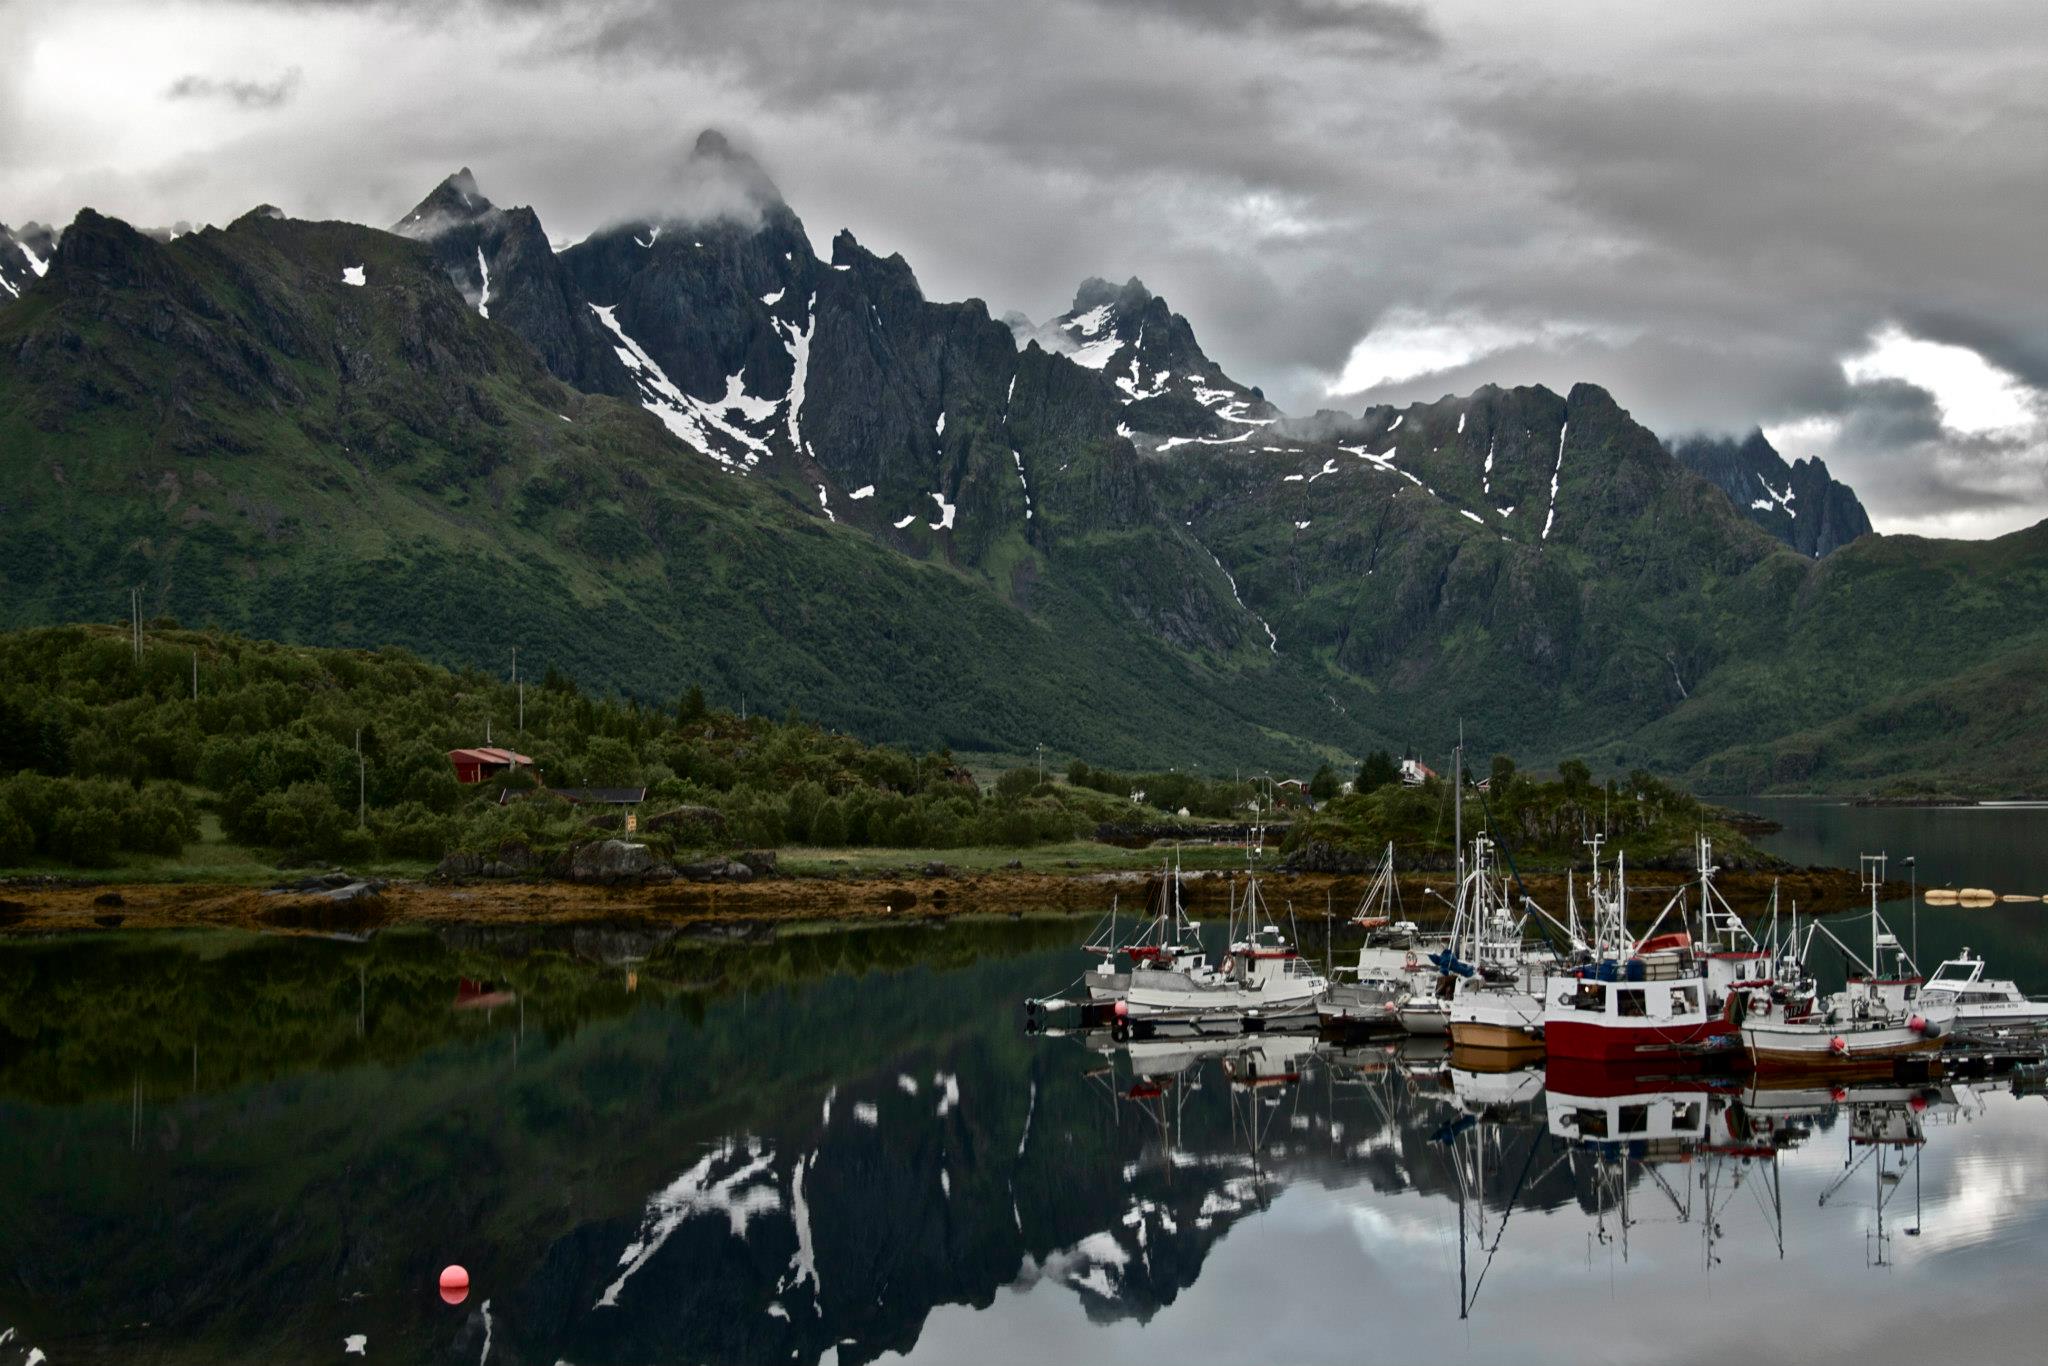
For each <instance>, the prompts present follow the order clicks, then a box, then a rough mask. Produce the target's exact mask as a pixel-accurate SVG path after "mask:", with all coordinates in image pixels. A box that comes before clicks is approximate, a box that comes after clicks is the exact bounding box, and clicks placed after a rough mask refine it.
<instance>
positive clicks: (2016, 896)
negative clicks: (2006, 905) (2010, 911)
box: [1998, 892, 2041, 901]
mask: <svg viewBox="0 0 2048 1366" xmlns="http://www.w3.org/2000/svg"><path fill="white" fill-rule="evenodd" d="M1998 899H1999V900H2000V901H2039V900H2040V899H2041V898H2040V897H2038V896H2028V895H2027V894H2026V893H2024V892H2007V893H2006V894H2005V895H2004V896H2002V897H2000V898H1998Z"/></svg>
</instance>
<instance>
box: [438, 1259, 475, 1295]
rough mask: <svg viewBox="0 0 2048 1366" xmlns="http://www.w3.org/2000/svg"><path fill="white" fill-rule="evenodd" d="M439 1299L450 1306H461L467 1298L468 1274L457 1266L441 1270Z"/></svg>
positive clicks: (445, 1267)
mask: <svg viewBox="0 0 2048 1366" xmlns="http://www.w3.org/2000/svg"><path fill="white" fill-rule="evenodd" d="M441 1298H442V1299H444V1300H446V1301H448V1303H450V1304H461V1303H462V1302H463V1301H464V1300H466V1299H468V1298H469V1273H468V1272H467V1271H465V1270H463V1269H462V1268H461V1267H459V1266H444V1267H442V1268H441Z"/></svg>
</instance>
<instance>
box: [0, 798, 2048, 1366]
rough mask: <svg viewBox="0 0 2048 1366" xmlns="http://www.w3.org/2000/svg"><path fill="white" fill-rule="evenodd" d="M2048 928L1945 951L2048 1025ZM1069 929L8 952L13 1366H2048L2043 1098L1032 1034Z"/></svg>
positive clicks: (624, 935) (2007, 1086)
mask: <svg viewBox="0 0 2048 1366" xmlns="http://www.w3.org/2000/svg"><path fill="white" fill-rule="evenodd" d="M1775 814H1778V815H1779V816H1780V818H1781V819H1785V820H1786V824H1787V829H1786V831H1785V832H1784V834H1782V835H1781V836H1778V837H1777V842H1778V845H1779V847H1780V849H1781V850H1783V851H1786V852H1788V853H1790V852H1792V851H1794V850H1797V849H1800V848H1803V847H1811V848H1813V849H1814V850H1815V851H1816V852H1815V853H1813V854H1812V855H1811V856H1810V857H1812V858H1813V859H1816V860H1818V859H1820V858H1822V857H1827V858H1830V859H1840V858H1843V857H1848V858H1851V859H1853V857H1854V855H1855V853H1856V852H1857V849H1856V848H1855V847H1854V846H1855V845H1856V843H1858V842H1859V841H1860V840H1862V839H1864V838H1867V837H1870V836H1871V835H1873V834H1874V833H1879V832H1874V831H1873V830H1872V829H1871V828H1870V827H1867V826H1858V825H1855V824H1842V823H1841V822H1844V821H1847V822H1854V821H1856V820H1859V819H1862V818H1865V817H1870V816H1881V817H1882V818H1884V820H1886V821H1887V822H1891V821H1896V820H1898V819H1900V818H1901V817H1902V816H1904V817H1906V818H1907V824H1905V825H1904V826H1901V827H1897V828H1898V829H1899V830H1901V831H1902V833H1901V834H1900V836H1899V837H1898V838H1896V839H1894V841H1893V843H1892V845H1891V849H1892V852H1893V853H1894V854H1895V855H1897V854H1902V853H1903V852H1905V851H1906V849H1907V848H1908V847H1909V846H1910V845H1912V844H1918V846H1919V857H1920V859H1921V861H1922V866H1923V867H1928V866H1931V865H1932V863H1933V860H1934V859H1936V858H1937V857H1939V858H1942V859H1945V860H1955V866H1956V868H1957V872H1956V873H1955V874H1953V876H1954V877H1955V878H1956V879H1958V880H1967V881H1970V882H1975V883H1982V884H1984V885H1993V886H2000V887H2001V889H2003V887H2004V884H2005V880H2006V878H2005V877H2000V878H1994V877H1992V876H1990V875H1989V874H1986V873H1980V872H1979V871H1978V870H1979V869H1982V868H1985V867H1988V866H1990V859H1991V857H1992V855H1991V853H1990V852H1989V851H1990V850H1993V849H2002V850H2004V855H2003V856H2004V857H2006V858H2008V859H2009V860H2010V862H2008V863H2005V864H2000V865H1999V866H2000V867H2001V868H2004V869H2008V870H2009V875H2008V876H2009V877H2010V878H2011V879H2017V878H2019V877H2021V876H2029V877H2032V878H2033V880H2034V881H2035V882H2036V883H2037V884H2040V885H2043V886H2048V863H2044V860H2043V859H2042V858H2041V857H2040V856H2039V855H2038V854H2036V855H2035V856H2034V863H2033V865H2031V866H2030V865H2029V863H2028V862H2027V854H2028V852H2029V851H2035V850H2041V849H2048V841H2044V840H2042V839H2041V838H2040V836H2041V835H2043V834H2048V813H2033V814H2032V815H2030V816H2023V817H2018V818H2008V817H2006V816H2003V815H2001V816H2000V817H1999V819H2000V820H2002V821H2003V820H2008V819H2010V820H2011V823H2010V824H2008V825H2005V826H2001V827H1999V828H1998V829H1997V830H1996V831H1995V832H1994V834H1993V835H1992V836H1991V842H1990V843H1989V844H1987V845H1986V846H1985V850H1986V852H1981V853H1980V852H1978V848H1977V846H1976V845H1974V844H1972V843H1971V840H1973V839H1975V838H1976V837H1977V836H1978V835H1979V834H1981V833H1982V828H1979V827H1971V828H1968V829H1966V830H1963V831H1960V832H1959V833H1957V834H1956V835H1955V836H1954V837H1953V839H1949V840H1946V841H1944V840H1937V839H1935V838H1934V837H1933V835H1932V826H1933V822H1930V821H1928V819H1927V817H1928V813H1898V812H1884V813H1855V812H1852V813H1850V814H1848V815H1847V816H1843V815H1841V814H1840V813H1838V812H1828V811H1817V810H1811V809H1809V808H1800V809H1799V812H1796V813H1788V812H1786V811H1783V810H1780V811H1777V812H1775ZM1793 814H1796V815H1798V817H1799V818H1798V819H1797V820H1794V819H1792V818H1791V815H1793ZM1944 817H1945V813H1944ZM1916 819H1917V820H1919V821H1921V822H1922V823H1921V824H1914V823H1913V821H1914V820H1916ZM1829 840H1834V841H1843V840H1846V841H1848V847H1847V853H1846V855H1844V854H1843V853H1842V846H1841V845H1840V844H1839V843H1836V844H1828V843H1824V842H1825V841H1829ZM1801 841H1809V842H1811V843H1810V845H1802V844H1801V843H1800V842H1801ZM1794 856H1797V857H1802V858H1805V857H1808V856H1807V855H1797V854H1795V855H1794ZM1944 866H1946V865H1944ZM1945 876H1947V875H1946V874H1945ZM2015 885H2016V883H2015ZM2043 914H2044V912H2043V910H2042V908H2040V907H2038V906H2037V907H2033V908H2032V909H2029V908H2026V907H2021V906H2015V907H2011V908H2000V909H1999V910H1996V911H1990V912H1955V911H1949V912H1944V913H1940V914H1939V915H1938V916H1937V915H1936V914H1935V913H1930V912H1924V911H1923V913H1922V916H1921V923H1920V933H1921V935H1922V938H1923V943H1924V944H1925V945H1933V944H1934V943H1935V942H1936V940H1937V938H1938V937H1939V936H1944V935H1957V936H1962V935H1967V936H1968V937H1969V942H1971V943H1972V944H1977V945H1982V946H1984V947H1986V948H1987V949H1988V950H1989V951H1990V952H1991V953H1992V954H1993V956H1994V963H1995V964H1996V965H1997V966H1998V967H1999V968H2000V969H2001V970H2009V971H2012V972H2014V973H2015V974H2017V975H2019V976H2021V978H2022V981H2023V983H2024V984H2026V985H2028V986H2030V987H2031V988H2033V989H2037V990H2039V989H2044V988H2048V980H2044V979H2048V971H2044V963H2048V959H2044V956H2043V951H2042V949H2041V948H2040V947H2039V944H2038V942H2037V941H2038V939H2039V937H2040V936H2039V935H2038V933H2037V932H2036V931H2035V928H2034V927H2035V926H2036V924H2037V923H2039V922H2040V917H2041V916H2042V915H2043ZM1085 928H1086V927H1085V925H1083V926H1078V927H1077V925H1076V923H1075V922H1074V921H1071V920H1054V919H1047V920H1037V919H1027V920H1022V921H1018V922H1008V921H1005V922H997V923H984V924H978V925H964V924H963V925H954V926H951V927H948V928H945V929H943V930H934V929H925V928H914V927H888V928H875V929H866V930H857V931H852V932H836V933H831V934H825V933H819V934H810V935H798V936H786V937H782V938H778V939H774V940H770V941H758V942H742V943H728V942H716V941H708V940H698V939H687V938H677V937H673V936H662V935H657V934H653V933H650V932H644V931H630V930H620V931H615V932H597V931H586V932H580V933H574V934H572V933H568V932H561V931H553V932H521V931H489V930H467V931H448V932H440V933H429V932H425V931H405V932H387V933H384V934H380V935H377V936H375V937H374V938H372V939H370V940H368V941H366V942H360V943H356V942H345V941H339V940H312V939H304V938H291V939H286V938H258V937H254V936H242V935H227V934H189V935H134V934H119V933H109V934H105V935H100V936H95V937H91V938H80V939H73V940H65V941H56V942H49V941H44V942H25V941H20V940H15V941H0V1333H5V1332H6V1330H8V1329H10V1328H11V1329H13V1330H14V1331H13V1333H12V1335H11V1336H9V1337H7V1338H6V1340H5V1341H4V1342H0V1363H9V1364H11V1363H13V1362H17V1361H25V1360H26V1359H27V1358H28V1356H29V1354H30V1352H31V1351H32V1350H33V1351H40V1352H42V1353H44V1354H46V1357H47V1360H48V1361H49V1362H50V1363H52V1366H67V1364H68V1363H73V1362H115V1361H118V1362H151V1361H176V1362H242V1361H294V1362H296V1361H320V1360H350V1359H353V1358H351V1357H345V1356H344V1347H345V1344H346V1343H347V1342H348V1341H349V1340H350V1339H351V1337H352V1336H354V1335H361V1338H362V1339H363V1342H364V1345H365V1348H366V1352H365V1359H366V1360H369V1361H387V1362H393V1361H396V1362H404V1361H432V1362H440V1361H450V1362H467V1363H489V1362H502V1363H522V1362H523V1363H541V1364H542V1366H546V1363H552V1362H557V1361H566V1362H572V1363H577V1366H592V1364H593V1363H627V1362H718V1363H723V1362H784V1361H797V1362H815V1361H821V1360H822V1361H827V1362H830V1361H834V1360H837V1361H843V1362H866V1361H870V1360H877V1359H881V1360H892V1361H893V1360H899V1359H908V1360H911V1361H917V1362H937V1363H952V1362H962V1361H972V1362H976V1363H991V1364H996V1363H1006V1362H1019V1363H1030V1364H1031V1366H1043V1363H1045V1362H1047V1361H1063V1362H1075V1363H1087V1362H1124V1361H1130V1362H1155V1361H1177V1362H1273V1361H1279V1362H1325V1361H1328V1362H1356V1361H1361V1360H1390V1361H1430V1362H1434V1361H1502V1362H1528V1361H1536V1362H1546V1361H1557V1362H1572V1363H1584V1362H1588V1361H1599V1362H1607V1361H1612V1362H1638V1361H1645V1360H1655V1361H1660V1362H1662V1361H1671V1362H1691V1361H1714V1362H1717V1363H1718V1362H1723V1361H1726V1360H1729V1359H1731V1358H1732V1359H1735V1360H1740V1361H1745V1362H1748V1361H1767V1362H1768V1361H1794V1360H1797V1361H1845V1362H1846V1361H1850V1360H1855V1361H1859V1362H1873V1361H1907V1360H1929V1359H1935V1358H1946V1357H1951V1356H1956V1355H1962V1356H1963V1357H1965V1358H1966V1359H1968V1360H1971V1361H1973V1362H2001V1361H2032V1360H2036V1359H2038V1351H2037V1347H2038V1341H2037V1340H2038V1339H2039V1337H2040V1336H2041V1334H2042V1332H2043V1331H2044V1329H2048V1309H2043V1308H2041V1307H2040V1302H2039V1271H2038V1257H2039V1254H2040V1250H2041V1249H2042V1248H2043V1247H2044V1246H2048V1201H2044V1200H2043V1199H2042V1197H2041V1194H2040V1192H2041V1191H2042V1189H2043V1184H2044V1181H2048V1099H2044V1098H2043V1095H2042V1094H2041V1091H2040V1083H2039V1082H2038V1081H2037V1080H2033V1079H2024V1078H2023V1079H2022V1080H2021V1081H2020V1082H2019V1084H2018V1085H2017V1086H2015V1085H2013V1084H2012V1083H2010V1082H2002V1083H1998V1084H1980V1085H1976V1086H1956V1087H1931V1088H1884V1089H1869V1088H1858V1089H1855V1090H1849V1091H1841V1092H1830V1091H1813V1092H1785V1093H1747V1092H1743V1091H1739V1090H1711V1089H1706V1088H1704V1087H1703V1086H1700V1085H1698V1084H1693V1083H1679V1082H1665V1083H1656V1082H1645V1083H1641V1085H1642V1086H1643V1088H1644V1089H1643V1091H1642V1093H1640V1094H1632V1095H1622V1096H1612V1095H1605V1094H1600V1093H1601V1092H1602V1091H1604V1090H1607V1089H1610V1088H1606V1087H1604V1086H1602V1085H1601V1084H1599V1083H1598V1081H1597V1080H1589V1079H1587V1078H1585V1077H1582V1076H1575V1075H1571V1074H1566V1073H1559V1074H1557V1075H1553V1076H1548V1077H1546V1075H1545V1074H1544V1073H1543V1072H1541V1071H1533V1072H1523V1073H1516V1074H1509V1075H1506V1076H1491V1075H1483V1074H1478V1073H1473V1072H1468V1071H1462V1070H1458V1069H1454V1068H1452V1067H1450V1066H1449V1065H1448V1064H1447V1062H1446V1060H1444V1059H1443V1058H1441V1057H1430V1056H1408V1055H1403V1054H1401V1053H1399V1052H1390V1051H1388V1050H1386V1049H1383V1048H1351V1049H1341V1048H1334V1047H1331V1046H1329V1045H1324V1044H1316V1043H1313V1042H1311V1041H1292V1040H1285V1039H1268V1040H1263V1041H1256V1042H1254V1043H1252V1044H1250V1045H1244V1044H1239V1045H1237V1046H1232V1045H1228V1044H1222V1043H1217V1044H1214V1045H1209V1046H1204V1047H1201V1048H1195V1047H1185V1046H1177V1045H1171V1044H1165V1043H1141V1044H1138V1045H1135V1046H1134V1047H1133V1048H1120V1047H1116V1046H1113V1045H1111V1044H1110V1043H1109V1041H1107V1040H1106V1039H1095V1038H1087V1037H1055V1038H1043V1037H1041V1038H1033V1037H1028V1036H1027V1035H1025V1034H1024V1032H1023V1031H1022V1029H1021V1028H1020V1027H1019V1014H1018V1012H1017V1009H1016V1002H1017V1000H1018V999H1019V998H1020V997H1022V996H1023V995H1025V994H1027V993H1036V992H1042V991H1046V990H1050V989H1053V988H1057V987H1059V986H1061V985H1063V984H1064V983H1065V982H1067V981H1069V980H1070V979H1071V978H1072V977H1073V975H1074V974H1075V972H1076V971H1077V970H1078V969H1079V967H1080V966H1081V964H1082V961H1083V960H1082V957H1081V955H1080V954H1078V953H1077V952H1076V951H1075V950H1074V949H1073V947H1072V945H1073V944H1074V943H1075V941H1076V940H1077V939H1078V938H1079V935H1080V933H1081V932H1082V931H1083V930H1085ZM1941 942H1942V943H1944V944H1945V943H1946V942H1947V940H1945V939H1944V940H1941ZM1957 942H1961V941H1960V939H1958V941H1957ZM2029 945H2031V947H2028V946H2029ZM2029 979H2031V980H2029ZM1546 1083H1547V1084H1546ZM1623 1132H1634V1133H1637V1134H1640V1135H1642V1137H1638V1138H1634V1139H1632V1140H1631V1141H1629V1142H1627V1143H1625V1144H1619V1145H1617V1144H1614V1143H1611V1142H1603V1141H1602V1140H1601V1139H1600V1137H1599V1135H1601V1134H1603V1133H1605V1134H1608V1135H1618V1134H1621V1133H1623ZM448 1262H460V1263H463V1264H464V1265H466V1266H468V1267H469V1269H470V1271H471V1273H472V1275H473V1277H474V1289H473V1290H472V1292H471V1295H470V1298H469V1299H468V1300H467V1301H466V1302H465V1303H464V1304H462V1305H461V1306H459V1307H449V1306H446V1305H444V1304H442V1303H441V1302H440V1300H439V1299H438V1297H437V1296H436V1294H435V1292H434V1288H433V1287H434V1277H435V1273H436V1272H437V1271H438V1269H439V1268H440V1267H441V1266H442V1265H444V1264H446V1263H448Z"/></svg>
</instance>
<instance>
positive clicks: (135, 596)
mask: <svg viewBox="0 0 2048 1366" xmlns="http://www.w3.org/2000/svg"><path fill="white" fill-rule="evenodd" d="M128 623H129V626H130V627H131V628H132V630H133V632H134V636H135V662H136V663H137V664H140V663H141V662H142V590H141V589H140V588H131V589H129V590H128Z"/></svg>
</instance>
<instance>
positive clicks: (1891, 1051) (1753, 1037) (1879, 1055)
mask: <svg viewBox="0 0 2048 1366" xmlns="http://www.w3.org/2000/svg"><path fill="white" fill-rule="evenodd" d="M1884 865H1885V856H1884V855H1882V854H1875V855H1871V854H1866V855H1864V857H1863V868H1864V874H1865V879H1866V883H1867V885H1868V887H1869V889H1870V958H1869V960H1868V961H1867V962H1866V961H1864V960H1863V959H1861V957H1860V956H1859V955H1857V954H1856V953H1855V951H1853V950H1851V949H1850V948H1849V947H1848V945H1846V944H1844V943H1842V941H1841V940H1839V939H1835V937H1834V935H1833V934H1832V933H1829V932H1828V931H1826V930H1825V928H1824V927H1822V926H1821V925H1820V924H1819V923H1818V922H1815V925H1814V929H1815V930H1816V931H1819V932H1821V933H1827V934H1828V937H1829V938H1830V939H1834V942H1835V944H1836V945H1837V946H1838V947H1839V948H1841V950H1842V952H1843V953H1844V954H1845V955H1847V957H1848V958H1849V960H1850V962H1851V963H1852V964H1854V965H1855V967H1856V968H1857V969H1858V970H1857V971H1855V972H1852V973H1851V975H1850V977H1849V985H1848V988H1847V989H1846V990H1843V991H1839V992H1836V993H1835V994H1834V995H1832V996H1830V997H1829V998H1828V999H1827V1002H1826V1004H1825V1006H1824V1007H1823V1008H1821V1009H1817V1010H1814V1011H1813V1012H1811V1013H1809V1014H1807V1015H1805V1016H1802V1017H1799V1018H1785V1017H1782V1016H1780V1017H1775V1018H1771V1017H1766V1018H1752V1019H1745V1020H1744V1021H1743V1023H1742V1046H1743V1049H1744V1051H1745V1052H1747V1053H1748V1054H1749V1058H1750V1062H1751V1064H1752V1065H1753V1066H1754V1067H1755V1068H1756V1069H1757V1070H1758V1071H1759V1072H1766V1071H1814V1072H1828V1073H1839V1072H1855V1071H1887V1070H1889V1069H1890V1068H1892V1067H1893V1066H1894V1065H1895V1064H1896V1063H1897V1061H1898V1060H1899V1059H1901V1058H1907V1057H1911V1056H1913V1055H1915V1054H1919V1053H1931V1052H1933V1051H1935V1050H1936V1049H1938V1048H1940V1047H1941V1035H1942V1033H1943V1031H1944V1029H1945V1028H1946V1026H1947V1025H1948V1023H1949V1022H1950V1020H1952V1019H1953V1017H1954V1013H1955V1008H1954V1005H1953V1004H1950V1003H1940V1004H1924V1005H1923V1004H1922V1003H1920V1002H1919V1001H1918V1000H1917V999H1916V997H1917V996H1918V994H1919V985H1920V974H1919V969H1918V968H1916V967H1914V965H1913V960H1912V957H1911V956H1910V955H1909V954H1908V953H1907V952H1906V950H1905V948H1904V947H1903V946H1902V945H1901V944H1900V943H1899V940H1898V936H1897V935H1895V934H1893V933H1892V932H1891V931H1890V930H1889V929H1887V928H1886V927H1885V923H1884V917H1883V916H1881V915H1880V914H1879V913H1878V909H1877V899H1878V894H1879V891H1880V890H1881V889H1882V887H1883V885H1884Z"/></svg>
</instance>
